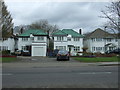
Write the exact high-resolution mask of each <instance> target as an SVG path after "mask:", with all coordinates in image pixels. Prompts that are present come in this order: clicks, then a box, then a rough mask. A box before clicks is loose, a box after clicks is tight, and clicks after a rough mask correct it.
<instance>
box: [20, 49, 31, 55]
mask: <svg viewBox="0 0 120 90" xmlns="http://www.w3.org/2000/svg"><path fill="white" fill-rule="evenodd" d="M22 55H23V56H30V52H29V51H28V50H23V51H22Z"/></svg>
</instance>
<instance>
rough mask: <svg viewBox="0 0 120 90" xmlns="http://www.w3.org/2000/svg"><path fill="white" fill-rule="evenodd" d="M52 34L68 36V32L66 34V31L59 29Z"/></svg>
mask: <svg viewBox="0 0 120 90" xmlns="http://www.w3.org/2000/svg"><path fill="white" fill-rule="evenodd" d="M52 35H53V36H59V35H62V36H67V34H66V33H64V32H63V31H61V30H59V31H57V32H54V33H53V34H52Z"/></svg>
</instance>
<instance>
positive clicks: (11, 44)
mask: <svg viewBox="0 0 120 90" xmlns="http://www.w3.org/2000/svg"><path fill="white" fill-rule="evenodd" d="M14 45H15V41H14V38H8V39H7V40H4V41H0V46H7V47H8V50H10V51H11V52H14V49H15V48H14Z"/></svg>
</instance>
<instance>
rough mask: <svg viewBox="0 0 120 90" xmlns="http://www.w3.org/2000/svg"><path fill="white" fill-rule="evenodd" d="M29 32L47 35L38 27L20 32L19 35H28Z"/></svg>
mask: <svg viewBox="0 0 120 90" xmlns="http://www.w3.org/2000/svg"><path fill="white" fill-rule="evenodd" d="M30 34H33V35H47V33H45V32H44V31H43V30H38V29H30V30H27V31H25V32H24V33H22V34H20V35H19V36H30Z"/></svg>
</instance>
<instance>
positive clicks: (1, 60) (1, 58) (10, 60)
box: [0, 57, 17, 62]
mask: <svg viewBox="0 0 120 90" xmlns="http://www.w3.org/2000/svg"><path fill="white" fill-rule="evenodd" d="M16 60H17V58H16V57H0V62H13V61H16Z"/></svg>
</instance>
